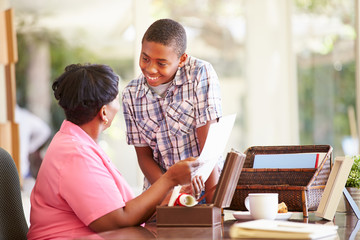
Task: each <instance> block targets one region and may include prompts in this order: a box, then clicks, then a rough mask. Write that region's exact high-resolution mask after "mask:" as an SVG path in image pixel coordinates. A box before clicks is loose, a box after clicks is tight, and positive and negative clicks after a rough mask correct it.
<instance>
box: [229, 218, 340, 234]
mask: <svg viewBox="0 0 360 240" xmlns="http://www.w3.org/2000/svg"><path fill="white" fill-rule="evenodd" d="M337 228H338V226H336V225H324V224H311V223H301V222H289V221H279V220H254V221H249V222H242V223H235V224H234V225H232V226H231V228H230V237H231V238H273V239H318V238H321V239H324V238H325V239H338V234H337Z"/></svg>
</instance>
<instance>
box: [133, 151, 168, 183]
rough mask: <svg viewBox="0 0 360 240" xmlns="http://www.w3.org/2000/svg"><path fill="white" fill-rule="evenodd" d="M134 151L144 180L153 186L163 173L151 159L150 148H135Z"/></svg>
mask: <svg viewBox="0 0 360 240" xmlns="http://www.w3.org/2000/svg"><path fill="white" fill-rule="evenodd" d="M135 151H136V155H137V159H138V162H139V166H140V169H141V171H142V172H143V174H144V176H145V177H146V179H147V180H149V182H150V183H151V184H153V183H154V182H155V181H156V180H158V179H159V178H160V177H161V176H162V175H163V173H162V171H161V169H160V167H159V166H158V164H157V163H156V162H155V161H154V159H153V154H152V149H151V148H150V147H135Z"/></svg>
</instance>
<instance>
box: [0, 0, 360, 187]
mask: <svg viewBox="0 0 360 240" xmlns="http://www.w3.org/2000/svg"><path fill="white" fill-rule="evenodd" d="M0 6H1V8H2V9H7V8H9V7H10V8H13V9H14V14H15V15H14V23H15V28H16V32H17V43H18V56H19V60H18V62H17V64H16V98H17V104H18V105H19V106H20V107H22V108H24V109H27V110H28V111H30V112H31V113H32V114H34V115H35V116H37V117H39V118H40V119H42V120H43V121H44V122H46V123H47V125H48V126H49V127H50V129H51V134H54V133H55V132H56V131H57V130H58V129H59V127H60V124H61V123H62V121H63V119H64V114H63V112H62V110H61V109H60V108H59V107H58V105H57V103H56V102H55V100H54V97H53V95H52V92H51V84H52V82H53V80H54V79H55V78H56V77H57V76H59V75H60V74H61V73H62V72H63V70H64V68H65V66H67V65H68V64H71V63H87V62H90V63H103V64H108V65H110V66H111V67H112V68H113V69H114V70H115V71H116V72H117V73H118V74H119V75H120V76H121V84H120V90H122V89H123V88H124V86H125V85H126V84H127V83H128V82H129V81H130V80H132V79H134V78H135V77H137V76H138V75H139V73H140V69H139V67H138V57H139V51H140V48H141V43H140V42H141V38H142V35H143V33H144V32H145V30H146V29H147V27H148V26H149V25H150V24H151V23H152V22H153V21H155V20H157V19H160V18H172V19H174V20H176V21H178V22H180V23H181V24H182V25H183V26H184V27H185V29H186V31H187V34H188V49H187V53H188V54H189V55H193V56H195V57H197V58H201V59H204V60H206V61H209V62H210V63H212V64H213V66H214V68H215V70H216V71H217V73H218V76H219V79H220V84H221V88H222V97H223V108H224V114H225V115H227V114H232V113H236V114H237V118H236V123H235V126H234V129H233V132H232V134H231V137H230V140H229V143H228V145H227V146H228V147H227V151H228V150H230V149H231V148H234V149H236V150H239V151H245V150H246V149H247V148H248V147H250V146H254V145H291V144H329V145H331V146H333V148H334V155H335V156H336V155H344V154H357V153H358V143H357V137H358V135H357V134H358V133H357V127H356V126H357V124H356V122H357V119H356V101H357V100H356V98H357V95H356V94H359V93H357V92H356V87H357V84H356V61H355V59H356V26H357V23H356V21H357V20H356V19H357V18H356V16H357V8H358V6H357V4H356V0H326V1H325V0H312V1H311V0H266V1H263V0H164V1H161V0H86V1H85V0H75V1H74V0H71V1H70V0H62V1H57V0H32V1H28V0H0ZM100 144H101V146H102V147H103V148H104V150H105V151H106V152H107V153H108V154H109V155H110V157H111V158H112V159H113V161H114V163H115V164H116V165H117V166H118V168H119V170H120V172H122V173H123V175H124V176H125V178H126V179H127V180H128V182H129V183H130V185H131V186H132V187H133V189H134V191H135V192H136V193H140V192H141V186H142V182H143V179H142V174H141V171H140V169H139V167H138V164H137V159H136V155H135V151H134V148H133V146H128V145H127V144H126V139H125V124H124V120H123V117H122V112H121V111H120V112H119V114H118V116H117V119H116V120H115V121H114V122H113V126H112V127H111V128H110V129H108V130H107V131H105V133H104V134H103V137H102V140H101V142H100ZM45 150H46V146H45V147H44V148H43V150H42V151H45ZM42 154H43V152H42Z"/></svg>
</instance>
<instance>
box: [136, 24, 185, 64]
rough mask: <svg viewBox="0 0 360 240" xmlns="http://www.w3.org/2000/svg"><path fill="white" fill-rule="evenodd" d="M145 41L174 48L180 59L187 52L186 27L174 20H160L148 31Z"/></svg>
mask: <svg viewBox="0 0 360 240" xmlns="http://www.w3.org/2000/svg"><path fill="white" fill-rule="evenodd" d="M144 41H148V42H156V43H161V44H163V45H164V46H173V47H174V49H175V52H176V53H177V54H178V56H179V57H180V56H181V55H183V54H184V53H185V50H186V32H185V29H184V27H183V26H182V25H181V24H180V23H178V22H176V21H174V20H172V19H159V20H157V21H155V22H154V23H153V24H151V25H150V27H149V28H148V29H147V30H146V32H145V34H144V36H143V38H142V43H143V42H144Z"/></svg>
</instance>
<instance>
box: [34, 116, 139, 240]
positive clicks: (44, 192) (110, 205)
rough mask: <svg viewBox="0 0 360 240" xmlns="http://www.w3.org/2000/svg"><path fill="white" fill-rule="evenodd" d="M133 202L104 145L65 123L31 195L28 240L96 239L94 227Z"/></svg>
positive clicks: (53, 141)
mask: <svg viewBox="0 0 360 240" xmlns="http://www.w3.org/2000/svg"><path fill="white" fill-rule="evenodd" d="M133 198H134V194H133V192H132V190H131V188H130V186H129V185H128V184H127V182H126V180H125V179H124V178H123V177H122V175H121V174H120V172H119V171H118V170H117V169H116V168H115V166H114V165H113V164H112V163H111V161H110V159H109V157H108V156H107V155H106V153H105V152H104V151H103V150H102V149H101V148H100V147H99V145H98V144H97V143H96V142H94V140H93V139H92V138H90V136H89V135H88V134H87V133H85V132H84V131H83V130H82V129H81V128H80V127H78V126H77V125H75V124H73V123H71V122H69V121H64V122H63V124H62V126H61V128H60V130H59V132H58V133H57V134H56V135H55V136H54V138H53V140H52V142H51V144H50V146H49V148H48V150H47V152H46V154H45V157H44V160H43V163H42V165H41V168H40V171H39V174H38V176H37V179H36V183H35V186H34V189H33V191H32V193H31V198H30V201H31V212H30V229H29V233H28V239H29V240H31V239H56V238H60V239H61V238H66V239H68V238H73V237H78V236H83V235H88V234H92V233H93V232H92V231H91V229H90V228H89V227H88V225H89V224H90V223H91V222H93V221H94V220H96V219H98V218H100V217H102V216H104V215H105V214H107V213H109V212H111V211H113V210H116V209H118V208H122V207H124V206H125V204H126V202H127V201H129V200H131V199H133Z"/></svg>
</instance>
